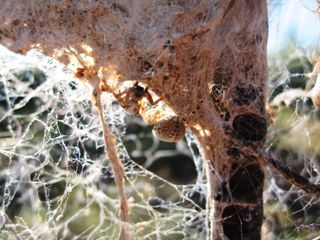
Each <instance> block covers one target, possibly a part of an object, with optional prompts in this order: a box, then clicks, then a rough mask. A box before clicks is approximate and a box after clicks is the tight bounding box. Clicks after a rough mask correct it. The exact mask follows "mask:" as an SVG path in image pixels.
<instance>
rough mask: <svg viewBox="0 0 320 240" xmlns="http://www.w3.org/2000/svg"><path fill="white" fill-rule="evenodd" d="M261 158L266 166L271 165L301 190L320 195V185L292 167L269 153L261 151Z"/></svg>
mask: <svg viewBox="0 0 320 240" xmlns="http://www.w3.org/2000/svg"><path fill="white" fill-rule="evenodd" d="M259 159H261V160H262V162H263V164H264V165H266V166H271V167H272V168H273V169H274V170H276V171H277V172H278V173H279V174H281V175H282V176H283V177H284V178H285V179H286V180H287V181H288V182H289V183H291V184H292V185H294V186H296V187H298V188H300V189H301V190H303V191H305V192H306V193H309V194H310V195H314V196H316V197H320V186H319V185H316V184H314V183H311V182H309V180H308V179H306V178H305V177H303V176H301V175H300V174H298V173H296V172H295V171H293V170H292V169H290V168H288V167H287V166H285V165H284V164H283V163H282V162H280V161H277V160H276V159H274V158H273V157H272V156H271V155H270V154H269V153H266V152H265V151H261V152H260V154H259Z"/></svg>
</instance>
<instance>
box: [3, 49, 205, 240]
mask: <svg viewBox="0 0 320 240" xmlns="http://www.w3.org/2000/svg"><path fill="white" fill-rule="evenodd" d="M0 79H1V82H0V91H1V99H0V101H1V104H0V110H1V114H0V118H1V127H0V134H1V143H0V146H1V148H0V164H1V165H0V166H1V167H0V169H1V171H0V178H1V180H0V181H1V185H0V190H1V194H0V203H1V211H0V213H1V214H0V224H1V233H0V237H1V238H2V239H16V238H17V239H44V238H46V239H106V238H107V239H117V236H118V234H119V221H120V220H119V217H118V216H119V210H118V206H119V199H118V198H117V188H116V186H115V183H114V179H113V173H112V171H111V168H110V165H109V164H108V159H106V156H105V153H104V144H103V138H102V129H101V127H100V123H99V120H98V117H97V112H96V110H95V109H94V106H93V105H92V103H91V89H90V87H89V86H87V85H86V84H82V83H80V82H78V81H77V80H75V79H73V77H72V75H71V73H70V72H69V71H68V70H67V69H65V68H63V66H62V65H60V64H59V63H58V62H56V61H54V60H52V59H50V58H46V57H45V56H43V55H41V54H39V53H37V52H34V51H30V52H29V53H28V54H27V55H26V56H19V55H16V54H13V53H11V52H9V51H7V50H5V49H4V48H2V49H1V77H0ZM104 102H105V113H104V115H105V120H106V121H107V122H108V124H109V125H110V127H111V129H112V131H113V132H114V134H115V135H116V136H117V140H116V141H117V142H116V145H117V149H118V152H119V156H120V159H121V160H122V162H123V163H124V167H125V172H126V182H127V184H126V193H127V195H128V196H129V203H130V207H131V222H130V227H131V230H132V232H133V235H134V236H135V239H195V238H204V236H205V227H204V219H205V210H204V208H205V194H204V192H205V190H206V189H205V184H204V172H203V166H202V161H201V159H200V156H199V152H198V149H197V147H196V144H195V142H194V140H193V138H192V136H191V134H190V133H188V134H187V141H186V142H185V141H184V142H180V143H178V144H177V145H175V144H167V143H164V142H160V141H158V140H156V139H154V138H153V137H152V135H151V128H150V127H147V126H145V125H144V123H143V122H142V120H141V119H140V118H139V117H132V116H131V117H130V116H127V115H126V114H125V112H124V111H123V109H122V108H121V107H120V106H119V105H118V104H117V103H116V102H114V101H113V99H111V98H110V97H109V96H106V97H105V99H104ZM188 146H189V147H190V150H188ZM192 155H193V156H192ZM192 158H194V159H196V167H195V165H194V164H193V161H192ZM170 162H171V163H170ZM168 168H169V171H168ZM179 169H180V172H183V174H182V175H180V176H179V174H175V173H174V171H177V170H178V171H179ZM196 171H198V172H199V174H198V178H197V174H196ZM186 173H187V174H189V176H188V177H186V176H185V175H186ZM106 236H107V237H106Z"/></svg>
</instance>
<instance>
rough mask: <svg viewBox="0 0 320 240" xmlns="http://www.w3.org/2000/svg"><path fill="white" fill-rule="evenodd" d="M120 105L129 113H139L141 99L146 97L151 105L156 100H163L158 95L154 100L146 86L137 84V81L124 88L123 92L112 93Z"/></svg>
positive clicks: (154, 103) (155, 102)
mask: <svg viewBox="0 0 320 240" xmlns="http://www.w3.org/2000/svg"><path fill="white" fill-rule="evenodd" d="M114 96H115V98H116V99H117V100H118V102H119V103H120V105H121V106H122V107H123V108H124V109H125V110H126V111H127V112H128V113H130V114H139V113H140V109H141V106H142V99H143V98H146V99H147V100H148V102H149V103H150V104H151V105H156V104H157V103H158V102H160V101H161V100H163V98H162V97H160V98H159V99H158V100H156V101H154V100H153V98H152V96H151V94H150V92H149V91H148V87H146V88H144V87H141V86H139V84H138V82H135V84H134V85H133V86H132V87H130V88H127V89H126V90H124V91H123V92H120V93H117V94H114Z"/></svg>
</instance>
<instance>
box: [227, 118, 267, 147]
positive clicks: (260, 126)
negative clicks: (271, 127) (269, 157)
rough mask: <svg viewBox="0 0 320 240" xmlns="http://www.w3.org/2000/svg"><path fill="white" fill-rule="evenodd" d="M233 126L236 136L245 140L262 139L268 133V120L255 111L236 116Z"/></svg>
mask: <svg viewBox="0 0 320 240" xmlns="http://www.w3.org/2000/svg"><path fill="white" fill-rule="evenodd" d="M232 127H233V130H234V134H235V137H236V138H238V139H242V140H245V141H261V140H263V139H264V138H265V136H266V134H267V121H266V120H265V118H262V117H260V116H258V115H257V114H253V113H245V114H240V115H238V116H236V117H235V118H234V119H233V123H232Z"/></svg>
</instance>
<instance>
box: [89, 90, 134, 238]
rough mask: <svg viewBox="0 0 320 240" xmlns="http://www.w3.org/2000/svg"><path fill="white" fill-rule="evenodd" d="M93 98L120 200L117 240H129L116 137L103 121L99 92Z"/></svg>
mask: <svg viewBox="0 0 320 240" xmlns="http://www.w3.org/2000/svg"><path fill="white" fill-rule="evenodd" d="M93 98H94V101H95V105H96V107H97V109H98V112H99V117H100V122H101V124H102V129H103V137H104V144H105V148H106V151H107V153H108V157H109V162H110V165H111V167H112V171H113V174H114V177H115V182H116V185H117V187H118V193H119V198H120V219H121V220H122V221H123V222H122V224H121V230H120V237H119V239H120V240H130V239H131V234H130V231H129V228H128V222H129V211H130V210H129V205H128V200H127V197H126V194H125V172H124V168H123V165H122V163H121V161H120V159H119V156H118V152H117V149H116V147H115V145H114V140H115V139H116V136H114V135H113V134H112V133H111V131H110V129H109V126H108V124H106V122H105V121H104V117H103V108H102V104H101V91H100V90H94V92H93Z"/></svg>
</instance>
